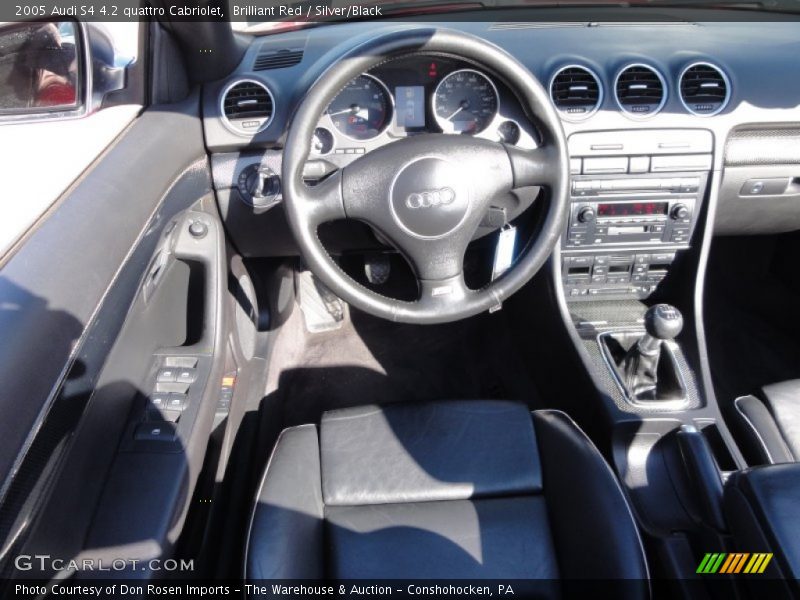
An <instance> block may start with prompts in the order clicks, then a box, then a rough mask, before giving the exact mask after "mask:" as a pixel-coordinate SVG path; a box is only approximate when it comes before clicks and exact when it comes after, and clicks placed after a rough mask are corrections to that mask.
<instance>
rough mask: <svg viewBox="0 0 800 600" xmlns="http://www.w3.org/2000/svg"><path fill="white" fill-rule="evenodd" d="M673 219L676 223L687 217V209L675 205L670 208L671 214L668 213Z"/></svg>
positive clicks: (681, 205) (680, 205) (683, 206)
mask: <svg viewBox="0 0 800 600" xmlns="http://www.w3.org/2000/svg"><path fill="white" fill-rule="evenodd" d="M670 215H671V216H672V218H673V219H675V220H676V221H678V220H680V219H685V218H686V217H688V216H689V207H688V206H686V205H685V204H676V205H675V206H673V207H672V212H671V213H670Z"/></svg>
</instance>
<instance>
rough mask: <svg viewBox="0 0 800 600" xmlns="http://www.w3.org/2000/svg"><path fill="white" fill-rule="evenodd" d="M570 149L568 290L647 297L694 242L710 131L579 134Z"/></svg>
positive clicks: (572, 296)
mask: <svg viewBox="0 0 800 600" xmlns="http://www.w3.org/2000/svg"><path fill="white" fill-rule="evenodd" d="M569 148H570V157H571V158H570V170H571V174H572V190H571V206H570V217H569V224H568V227H567V231H566V232H565V235H564V236H563V238H562V247H561V254H562V265H561V266H562V282H563V285H564V290H565V295H566V296H567V298H568V299H569V300H590V299H597V298H608V299H620V298H631V299H645V298H647V297H649V296H650V295H651V294H652V293H653V292H655V290H656V289H657V287H658V285H659V283H660V282H661V281H662V280H663V279H664V278H665V277H666V276H667V274H668V272H669V269H670V267H671V265H672V263H673V262H674V261H675V258H676V255H677V253H678V252H679V251H680V250H685V249H687V248H689V245H690V242H691V238H692V234H693V233H694V230H695V228H696V225H697V221H698V215H699V213H700V208H701V205H702V202H703V198H704V196H705V192H706V188H707V185H708V180H709V173H710V171H711V168H712V148H713V138H712V135H711V132H709V131H705V130H695V129H690V130H680V129H678V130H675V129H672V130H641V131H626V132H588V133H576V134H574V135H572V136H571V137H570V139H569Z"/></svg>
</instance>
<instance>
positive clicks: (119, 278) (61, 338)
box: [0, 94, 228, 577]
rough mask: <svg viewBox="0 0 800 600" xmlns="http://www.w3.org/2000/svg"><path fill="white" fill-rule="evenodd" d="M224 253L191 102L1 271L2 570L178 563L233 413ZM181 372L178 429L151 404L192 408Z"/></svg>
mask: <svg viewBox="0 0 800 600" xmlns="http://www.w3.org/2000/svg"><path fill="white" fill-rule="evenodd" d="M197 222H201V223H202V225H203V229H204V231H203V233H202V235H193V234H192V233H190V231H189V227H190V225H191V224H192V223H197ZM225 252H226V251H225V242H224V232H223V227H222V224H221V221H220V219H219V215H218V212H217V208H216V204H215V202H214V199H213V194H212V192H211V184H210V177H209V170H208V164H207V158H206V155H205V148H204V145H203V137H202V129H201V125H200V119H199V105H198V97H197V95H196V94H195V95H193V96H192V97H191V98H190V99H189V100H187V101H185V102H183V103H181V104H176V105H169V106H155V107H153V108H151V109H150V110H148V111H146V112H145V113H144V114H143V115H142V116H141V117H140V118H139V119H137V121H136V122H135V123H134V124H133V125H132V126H131V127H130V128H129V129H128V131H126V132H125V133H124V134H123V135H122V136H121V138H120V139H119V140H118V141H117V143H116V144H115V145H114V146H112V148H110V149H109V150H108V151H107V152H106V154H105V155H104V156H102V157H101V158H100V159H98V161H97V162H96V163H95V165H94V166H93V168H92V169H91V170H90V171H89V172H88V173H87V174H85V175H84V177H83V179H82V180H81V181H80V182H79V183H78V184H77V185H76V186H75V187H74V188H73V189H72V190H71V191H70V192H69V193H68V194H67V195H65V196H64V197H63V198H62V199H61V201H60V203H59V205H58V206H57V208H56V209H55V211H54V213H53V214H51V215H50V217H49V218H48V219H47V220H46V221H44V222H43V223H42V224H41V226H40V227H39V229H38V230H36V231H34V232H33V233H32V234H31V235H30V236H29V239H27V240H26V241H25V243H24V244H23V245H22V246H21V247H20V248H19V250H18V251H17V252H16V253H15V254H14V255H13V256H11V258H10V259H9V260H8V261H7V262H6V264H5V265H3V266H2V269H1V270H0V300H2V301H0V306H2V310H0V336H1V337H3V339H5V340H8V341H9V343H7V344H3V345H2V347H0V352H2V354H3V356H2V359H3V360H2V362H1V364H0V381H3V382H5V383H4V389H3V391H2V392H0V422H2V423H3V426H2V429H3V433H4V435H3V436H1V437H2V442H0V444H2V453H0V455H2V457H3V461H5V459H6V458H7V457H10V458H11V459H14V457H16V459H15V460H14V462H13V464H12V463H11V462H8V463H6V462H3V463H2V464H0V468H2V470H0V481H2V482H4V484H3V488H2V489H0V502H1V503H0V544H2V548H0V550H2V551H0V557H13V556H17V555H19V554H23V553H24V554H31V555H34V554H37V553H38V554H47V555H50V556H52V557H53V558H63V559H66V560H70V559H75V558H79V557H84V556H91V557H92V558H93V559H95V560H96V559H98V558H102V557H103V556H104V555H106V554H107V553H109V554H113V558H115V559H134V558H140V559H150V558H159V557H166V556H168V555H169V554H170V552H171V551H172V548H173V545H174V542H175V541H176V539H177V537H178V535H179V534H180V531H181V527H182V524H183V521H184V519H185V517H186V513H187V511H188V507H189V505H190V503H191V501H192V498H193V492H194V488H195V485H196V483H197V480H198V477H199V474H200V471H201V469H202V465H203V460H204V457H205V452H206V447H207V445H208V440H209V435H210V433H211V429H212V425H213V423H214V418H215V411H216V405H217V400H218V397H219V385H220V381H221V377H222V374H223V369H224V360H225V353H224V351H223V347H224V344H223V340H224V339H225V337H226V336H227V324H228V321H227V304H226V303H225V301H224V298H225V294H226V292H227V277H226V272H227V271H226V258H225ZM15 307H16V308H15ZM168 364H175V365H176V368H178V367H180V368H182V369H184V370H188V371H191V379H192V381H191V382H190V383H189V384H188V385H185V386H183V387H184V388H185V390H184V391H185V394H183V396H184V406H183V410H182V411H180V415H179V417H178V418H177V421H176V422H174V423H173V422H172V421H174V420H175V419H174V418H170V419H166V420H165V419H163V418H161V419H158V418H157V416H156V411H154V410H153V409H154V408H155V407H154V406H153V404H152V397H153V395H154V393H155V392H158V391H159V390H161V389H162V388H163V385H162V384H163V383H172V384H173V385H172V386H169V385H168V386H166V389H168V391H169V393H174V394H175V395H176V396H178V395H179V394H178V393H177V392H178V391H179V390H178V386H177V383H178V382H158V381H157V379H158V372H159V370H161V369H164V368H165V367H166V365H168ZM190 364H191V366H190ZM152 423H157V424H158V426H156V425H152ZM148 427H150V428H151V429H156V428H161V429H165V430H170V431H171V430H174V432H175V435H174V439H170V440H164V439H142V435H141V431H147V428H148ZM137 432H140V433H138V434H137ZM144 437H145V438H146V437H147V436H144ZM4 563H5V564H4ZM46 571H47V570H46V569H45V572H42V573H37V572H36V571H25V572H22V573H21V572H19V571H16V572H15V570H14V565H13V563H12V562H11V561H10V560H5V561H3V560H0V572H3V574H4V576H5V577H7V576H9V575H10V574H12V573H14V574H16V575H17V576H24V577H31V576H47V575H52V573H47V572H46ZM137 571H139V572H138V573H137V574H136V575H137V577H142V576H145V577H146V576H148V575H149V574H150V573H149V572H148V571H147V570H145V571H144V572H143V571H141V567H139V568H138V569H137ZM131 575H133V573H131Z"/></svg>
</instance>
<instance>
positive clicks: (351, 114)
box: [326, 75, 392, 140]
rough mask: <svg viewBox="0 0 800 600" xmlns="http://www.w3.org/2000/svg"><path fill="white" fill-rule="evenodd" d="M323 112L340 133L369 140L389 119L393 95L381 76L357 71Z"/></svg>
mask: <svg viewBox="0 0 800 600" xmlns="http://www.w3.org/2000/svg"><path fill="white" fill-rule="evenodd" d="M326 112H327V114H328V116H329V117H330V119H331V121H332V122H333V125H334V127H336V129H337V130H339V132H340V133H341V134H343V135H346V136H347V137H349V138H351V139H354V140H371V139H372V138H374V137H377V136H378V135H380V134H381V133H382V132H383V130H384V129H386V127H387V125H388V124H389V123H390V122H391V120H392V96H391V94H390V93H389V90H388V89H387V88H386V86H385V85H383V83H381V82H380V80H378V79H376V78H375V77H373V76H372V75H359V76H358V77H356V78H355V79H353V80H352V81H351V82H350V83H348V84H347V86H345V88H344V89H343V90H342V91H341V92H339V94H338V95H337V96H336V97H335V98H334V99H333V100H331V103H330V104H329V105H328V110H327V111H326Z"/></svg>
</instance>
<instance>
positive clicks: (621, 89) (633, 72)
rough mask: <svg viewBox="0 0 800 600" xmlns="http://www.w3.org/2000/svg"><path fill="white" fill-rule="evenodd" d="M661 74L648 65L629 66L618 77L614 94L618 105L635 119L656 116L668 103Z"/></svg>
mask: <svg viewBox="0 0 800 600" xmlns="http://www.w3.org/2000/svg"><path fill="white" fill-rule="evenodd" d="M666 87H667V86H666V83H665V82H664V78H663V77H662V76H661V73H659V72H658V71H656V70H655V69H653V68H652V67H648V66H647V65H629V66H627V67H625V68H624V69H623V70H622V71H620V74H619V75H617V81H616V83H615V84H614V92H615V93H616V95H617V103H618V104H619V106H620V108H622V110H624V111H625V112H626V113H628V114H630V115H631V116H634V117H649V116H651V115H654V114H656V113H657V112H658V111H660V110H661V108H662V107H663V106H664V103H665V102H666V101H667V90H666Z"/></svg>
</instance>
